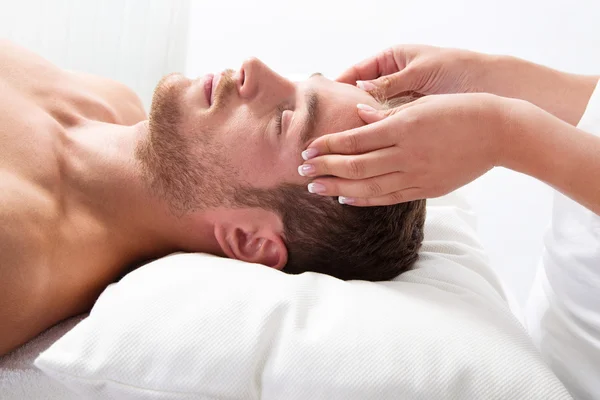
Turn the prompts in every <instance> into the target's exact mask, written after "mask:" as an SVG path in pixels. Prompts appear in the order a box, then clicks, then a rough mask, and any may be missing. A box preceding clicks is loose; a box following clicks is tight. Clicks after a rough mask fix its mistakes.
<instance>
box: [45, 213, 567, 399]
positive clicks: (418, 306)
mask: <svg viewBox="0 0 600 400" xmlns="http://www.w3.org/2000/svg"><path fill="white" fill-rule="evenodd" d="M435 203H436V202H433V203H432V205H431V206H430V207H429V208H428V218H427V223H426V241H425V243H424V246H423V251H422V253H421V258H420V260H419V262H418V265H417V268H416V270H414V271H411V272H408V273H405V274H403V275H402V276H400V277H398V278H396V279H395V280H394V281H392V282H382V283H371V282H361V281H352V282H344V281H340V280H338V279H335V278H332V277H329V276H326V275H320V274H315V273H305V274H301V275H296V276H292V275H286V274H284V273H282V272H279V271H276V270H273V269H269V268H266V267H263V266H260V265H252V264H246V263H242V262H239V261H234V260H228V259H223V258H218V257H214V256H208V255H201V254H177V255H172V256H169V257H166V258H163V259H160V260H157V261H155V262H153V263H151V264H149V265H147V266H144V267H142V268H140V269H138V270H136V271H134V272H132V273H130V274H129V275H127V276H126V277H125V278H123V279H122V280H121V281H120V282H119V283H117V284H114V285H112V286H111V287H109V288H108V289H107V290H106V291H105V292H104V293H103V294H102V296H101V297H100V299H99V300H98V301H97V303H96V305H95V306H94V308H93V310H92V312H91V314H90V316H89V317H88V318H86V319H85V320H83V321H82V322H81V323H79V325H77V326H76V327H75V328H74V329H73V330H71V331H70V332H68V333H67V334H66V335H65V336H64V337H63V338H61V339H60V340H58V341H57V342H56V343H55V344H54V345H53V346H52V347H51V348H50V349H49V350H47V351H46V352H44V353H42V354H41V355H40V357H39V358H38V359H37V361H36V365H37V366H38V367H39V368H41V369H42V370H43V371H44V372H45V373H47V374H48V375H49V376H51V377H54V378H55V379H57V380H59V381H61V382H63V383H64V384H65V385H67V386H68V387H69V388H71V389H72V390H73V391H75V392H77V393H79V394H80V395H81V396H82V397H84V398H91V399H264V400H294V399H299V400H300V399H301V400H316V399H327V400H330V399H343V400H353V399H377V400H381V399H427V400H434V399H487V400H493V399H502V400H505V399H519V400H523V399H545V400H548V399H569V398H571V397H570V396H569V395H568V394H567V392H566V391H565V389H564V387H563V386H562V385H561V383H560V382H559V381H558V380H557V379H556V377H555V376H554V375H553V374H552V373H551V372H550V371H549V369H548V368H547V367H546V366H545V365H544V363H543V362H542V361H541V359H540V357H539V356H538V353H537V352H536V350H535V349H534V347H533V346H532V344H531V342H530V340H529V338H528V336H527V335H526V333H525V332H524V330H523V328H522V326H521V325H520V324H519V322H517V320H516V319H515V318H514V317H513V316H512V314H511V313H510V311H509V310H508V308H507V306H506V302H505V299H504V295H503V293H502V288H501V286H500V284H499V283H498V280H497V277H496V275H495V274H494V273H493V271H491V269H490V268H489V266H488V263H487V260H486V257H485V255H484V253H483V251H482V249H481V246H480V245H479V243H478V241H477V240H476V237H475V234H474V230H473V229H472V226H471V222H472V221H471V217H472V216H471V215H470V214H469V212H467V211H464V210H461V209H460V208H459V207H457V206H456V205H448V204H446V205H444V204H443V201H442V204H439V203H440V202H438V204H439V205H435ZM454 204H456V203H454Z"/></svg>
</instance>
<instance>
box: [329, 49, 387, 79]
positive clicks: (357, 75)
mask: <svg viewBox="0 0 600 400" xmlns="http://www.w3.org/2000/svg"><path fill="white" fill-rule="evenodd" d="M379 64H380V62H379V55H377V56H373V57H369V58H367V59H366V60H363V61H361V62H360V63H358V64H356V65H354V66H352V67H350V68H348V69H347V70H346V71H344V72H342V74H341V75H340V76H339V77H338V78H337V79H336V81H338V82H341V83H348V84H350V85H355V84H356V81H359V80H360V81H364V80H371V79H376V78H379V77H380V76H381V69H380V65H379Z"/></svg>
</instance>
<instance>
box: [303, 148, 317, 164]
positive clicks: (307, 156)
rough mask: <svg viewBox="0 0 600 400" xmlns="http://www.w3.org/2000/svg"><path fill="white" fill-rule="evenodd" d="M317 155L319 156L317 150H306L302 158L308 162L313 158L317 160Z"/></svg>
mask: <svg viewBox="0 0 600 400" xmlns="http://www.w3.org/2000/svg"><path fill="white" fill-rule="evenodd" d="M317 154H319V152H318V151H317V149H308V150H304V151H303V152H302V158H303V159H304V161H308V160H310V159H311V158H315V157H316V156H317Z"/></svg>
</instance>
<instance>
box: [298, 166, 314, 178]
mask: <svg viewBox="0 0 600 400" xmlns="http://www.w3.org/2000/svg"><path fill="white" fill-rule="evenodd" d="M298 173H299V174H300V176H309V175H312V174H314V173H315V166H314V165H310V164H302V165H301V166H299V167H298Z"/></svg>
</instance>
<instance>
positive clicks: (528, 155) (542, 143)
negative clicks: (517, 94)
mask: <svg viewBox="0 0 600 400" xmlns="http://www.w3.org/2000/svg"><path fill="white" fill-rule="evenodd" d="M504 121H505V122H504V129H503V131H502V132H501V133H500V134H499V137H500V138H501V139H500V140H501V143H502V145H501V147H500V148H501V151H500V156H499V159H498V164H497V165H498V166H502V167H505V168H508V169H511V170H513V171H517V172H520V173H523V174H526V175H529V176H532V177H535V178H537V179H539V180H541V181H544V182H549V177H553V176H554V177H558V176H559V175H563V174H565V173H567V174H568V172H567V171H568V168H567V166H568V164H569V162H572V161H573V160H570V161H569V160H568V157H566V156H565V155H564V153H563V150H565V149H566V148H567V147H569V146H570V145H571V143H570V140H569V136H570V134H571V132H572V131H574V130H576V128H575V127H574V126H572V125H570V124H568V123H566V122H565V121H562V120H560V119H558V118H556V117H555V116H553V115H551V114H550V113H548V112H546V111H545V110H542V109H541V108H539V107H537V106H535V105H534V104H531V103H529V102H526V101H522V100H516V99H510V100H509V105H507V106H506V107H505V114H504ZM559 154H561V155H562V156H561V158H557V155H559Z"/></svg>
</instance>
